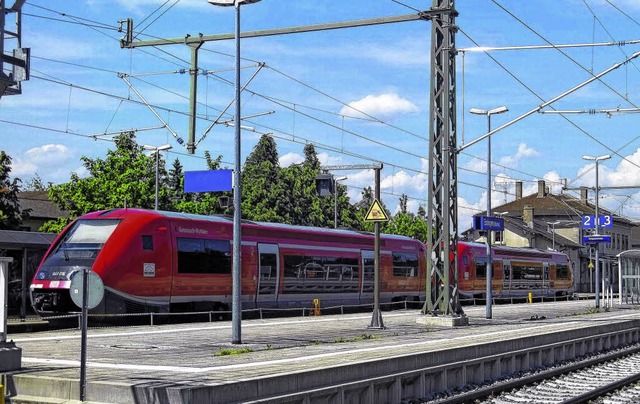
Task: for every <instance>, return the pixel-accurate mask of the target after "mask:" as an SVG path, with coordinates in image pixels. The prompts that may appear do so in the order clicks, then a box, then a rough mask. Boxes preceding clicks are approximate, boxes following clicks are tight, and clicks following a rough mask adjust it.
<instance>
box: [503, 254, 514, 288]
mask: <svg viewBox="0 0 640 404" xmlns="http://www.w3.org/2000/svg"><path fill="white" fill-rule="evenodd" d="M502 272H504V277H503V278H502V294H503V295H504V296H505V297H507V296H511V280H512V279H513V278H512V277H513V273H512V272H513V271H511V260H502Z"/></svg>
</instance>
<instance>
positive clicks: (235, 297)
mask: <svg viewBox="0 0 640 404" xmlns="http://www.w3.org/2000/svg"><path fill="white" fill-rule="evenodd" d="M235 8H236V24H235V42H236V66H235V73H236V84H235V87H236V88H235V91H236V116H235V124H234V126H233V127H234V129H235V150H236V156H235V157H236V159H235V160H236V161H235V170H234V176H233V288H232V296H231V300H232V304H231V323H232V324H231V343H232V344H241V343H242V337H241V322H242V266H241V263H242V260H241V256H240V255H241V241H240V240H241V237H242V229H241V228H240V226H241V218H242V212H241V210H240V209H241V206H242V205H241V203H240V202H241V201H240V198H241V195H242V192H241V189H240V175H241V171H240V170H241V166H240V151H241V149H240V123H241V119H240V3H239V2H238V1H237V0H236V2H235Z"/></svg>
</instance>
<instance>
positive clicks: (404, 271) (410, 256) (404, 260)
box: [393, 252, 418, 277]
mask: <svg viewBox="0 0 640 404" xmlns="http://www.w3.org/2000/svg"><path fill="white" fill-rule="evenodd" d="M393 276H404V277H413V276H418V254H414V253H400V252H394V253H393Z"/></svg>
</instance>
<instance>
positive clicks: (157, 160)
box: [155, 148, 160, 210]
mask: <svg viewBox="0 0 640 404" xmlns="http://www.w3.org/2000/svg"><path fill="white" fill-rule="evenodd" d="M159 171H160V150H158V149H157V148H156V204H155V210H158V173H159Z"/></svg>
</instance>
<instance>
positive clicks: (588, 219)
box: [582, 215, 596, 229]
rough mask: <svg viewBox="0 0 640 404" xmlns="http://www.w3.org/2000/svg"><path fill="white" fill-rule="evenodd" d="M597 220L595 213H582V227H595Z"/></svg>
mask: <svg viewBox="0 0 640 404" xmlns="http://www.w3.org/2000/svg"><path fill="white" fill-rule="evenodd" d="M595 227H596V221H595V218H594V217H593V215H582V228H583V229H595Z"/></svg>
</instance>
